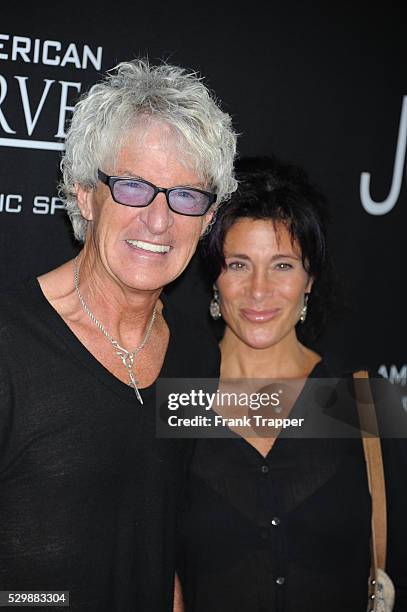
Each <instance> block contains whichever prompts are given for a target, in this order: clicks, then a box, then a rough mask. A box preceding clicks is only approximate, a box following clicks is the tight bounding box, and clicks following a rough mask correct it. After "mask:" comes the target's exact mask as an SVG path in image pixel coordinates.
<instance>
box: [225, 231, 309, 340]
mask: <svg viewBox="0 0 407 612" xmlns="http://www.w3.org/2000/svg"><path fill="white" fill-rule="evenodd" d="M224 255H225V262H226V267H225V268H224V269H223V271H222V272H221V274H220V275H219V278H218V279H217V281H216V285H217V288H218V290H219V295H220V305H221V312H222V317H223V319H224V320H225V322H226V324H227V325H228V327H229V328H230V330H231V331H232V332H233V333H234V334H235V336H237V337H238V338H239V339H240V340H241V341H242V342H244V343H245V344H247V345H248V346H250V347H252V348H258V349H264V348H268V347H270V346H273V345H275V344H277V343H279V342H280V341H281V340H283V339H285V338H287V337H288V336H289V335H290V334H291V335H292V334H295V325H296V324H297V323H298V320H299V318H300V314H301V309H302V307H303V306H304V294H305V293H308V292H309V291H311V286H312V280H311V279H310V278H309V276H308V274H307V272H306V271H305V269H304V266H303V264H302V261H301V251H300V247H299V245H298V243H296V242H294V243H292V241H291V237H290V234H289V232H288V230H287V228H286V226H285V225H284V224H283V223H276V224H275V229H274V226H273V222H272V221H268V220H267V221H266V220H256V219H239V220H238V221H236V223H235V224H234V225H232V227H231V228H230V229H229V231H228V232H227V234H226V238H225V242H224Z"/></svg>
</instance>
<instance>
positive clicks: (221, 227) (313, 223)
mask: <svg viewBox="0 0 407 612" xmlns="http://www.w3.org/2000/svg"><path fill="white" fill-rule="evenodd" d="M236 178H237V179H238V182H239V187H238V189H237V191H236V192H235V193H234V194H233V195H232V197H231V199H230V200H229V201H228V202H227V203H225V204H224V205H223V206H221V207H220V208H219V209H218V211H217V218H216V222H215V223H214V225H213V227H212V229H211V232H210V233H209V234H208V235H207V236H206V237H205V238H204V239H203V240H202V242H201V248H200V253H201V256H202V260H203V264H204V266H205V267H206V269H207V272H208V275H209V280H210V282H211V284H212V283H214V282H215V281H216V279H217V278H218V276H219V274H220V273H221V271H222V269H223V267H224V266H225V258H224V254H223V245H224V241H225V237H226V234H227V232H228V231H229V229H230V228H231V227H232V225H233V224H234V223H236V221H237V220H239V219H244V218H247V219H262V220H271V221H273V223H275V224H276V223H284V225H285V226H286V227H287V229H288V231H289V233H290V235H291V239H292V240H293V241H296V242H297V243H298V244H299V245H300V247H301V254H302V262H303V265H304V268H305V269H306V271H307V272H308V274H309V275H310V276H312V277H313V279H314V283H313V286H312V291H311V294H310V296H309V301H308V313H307V318H306V321H305V323H298V324H297V336H298V338H299V339H300V340H301V341H302V342H305V344H313V343H314V342H315V341H316V340H317V339H318V338H319V337H320V335H321V334H322V332H323V331H324V328H325V325H326V321H327V317H328V313H329V311H330V310H331V305H332V301H333V299H334V296H333V284H334V282H333V267H332V261H331V257H330V255H329V253H328V249H327V243H326V234H327V222H328V214H327V202H326V199H325V197H324V196H323V195H322V193H321V192H320V191H319V190H318V189H317V187H315V186H314V185H313V184H311V182H310V181H309V179H308V176H307V174H306V172H305V171H304V170H303V169H302V168H300V167H299V166H295V165H291V164H286V163H283V162H281V161H279V160H278V159H277V158H276V157H251V158H242V159H240V160H238V161H237V163H236Z"/></svg>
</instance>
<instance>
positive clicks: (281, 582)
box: [276, 576, 285, 586]
mask: <svg viewBox="0 0 407 612" xmlns="http://www.w3.org/2000/svg"><path fill="white" fill-rule="evenodd" d="M284 582H285V578H284V576H278V578H276V584H278V585H279V586H282V585H283V584H284Z"/></svg>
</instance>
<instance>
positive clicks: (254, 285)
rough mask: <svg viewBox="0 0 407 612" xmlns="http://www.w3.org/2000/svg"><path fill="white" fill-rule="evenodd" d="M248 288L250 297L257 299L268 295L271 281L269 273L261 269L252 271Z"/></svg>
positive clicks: (270, 289)
mask: <svg viewBox="0 0 407 612" xmlns="http://www.w3.org/2000/svg"><path fill="white" fill-rule="evenodd" d="M249 290H250V294H251V296H252V298H254V299H255V300H257V301H259V300H262V299H263V298H264V297H266V296H267V295H269V294H270V293H271V291H272V281H271V279H270V277H269V275H268V274H267V273H266V272H265V271H262V270H259V271H255V272H253V274H252V277H251V282H250V288H249Z"/></svg>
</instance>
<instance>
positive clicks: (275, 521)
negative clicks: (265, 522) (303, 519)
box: [271, 516, 280, 527]
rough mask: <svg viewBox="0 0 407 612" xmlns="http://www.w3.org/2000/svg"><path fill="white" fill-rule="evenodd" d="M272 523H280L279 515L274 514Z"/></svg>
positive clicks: (276, 525)
mask: <svg viewBox="0 0 407 612" xmlns="http://www.w3.org/2000/svg"><path fill="white" fill-rule="evenodd" d="M271 524H272V525H273V527H278V526H279V524H280V519H279V518H278V516H274V517H273V518H272V519H271Z"/></svg>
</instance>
